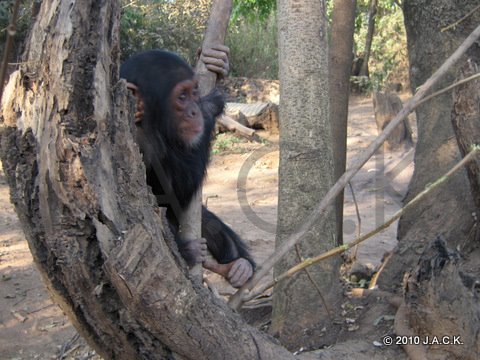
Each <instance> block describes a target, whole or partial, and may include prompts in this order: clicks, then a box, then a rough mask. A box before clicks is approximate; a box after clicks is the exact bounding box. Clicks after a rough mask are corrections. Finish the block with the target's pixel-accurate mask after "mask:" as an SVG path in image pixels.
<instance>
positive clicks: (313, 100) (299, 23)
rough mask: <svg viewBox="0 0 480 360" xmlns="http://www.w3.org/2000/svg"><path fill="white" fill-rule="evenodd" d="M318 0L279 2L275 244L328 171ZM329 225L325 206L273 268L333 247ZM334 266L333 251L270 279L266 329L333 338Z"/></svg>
mask: <svg viewBox="0 0 480 360" xmlns="http://www.w3.org/2000/svg"><path fill="white" fill-rule="evenodd" d="M321 4H322V3H321V2H318V1H313V0H307V1H302V2H294V1H286V0H281V1H279V2H278V29H279V53H280V56H279V64H280V84H281V87H280V168H279V205H278V228H277V240H276V241H277V246H279V245H281V244H282V243H283V241H285V240H286V239H287V237H288V236H289V234H291V233H292V232H293V231H295V229H296V228H297V227H298V226H299V225H300V224H301V223H302V222H303V221H304V220H305V218H306V217H307V215H308V214H309V213H310V212H311V211H312V209H313V208H314V206H315V205H316V204H317V203H318V202H319V201H320V200H321V199H322V198H323V196H324V195H325V193H326V192H327V191H328V189H329V188H330V186H331V185H332V182H333V177H334V174H333V150H332V139H331V129H330V122H329V103H328V100H329V97H328V91H329V85H328V46H327V31H326V16H325V9H324V8H323V6H321ZM306 59H308V61H306ZM332 210H333V209H332ZM335 229H336V228H335V213H334V211H330V213H329V215H328V216H326V218H325V219H323V220H322V221H320V222H319V223H317V224H316V226H314V227H313V228H312V229H311V230H310V233H309V236H308V237H307V239H305V240H304V241H303V242H302V243H301V244H298V245H297V247H296V251H292V252H291V253H289V254H287V255H286V256H285V257H284V259H283V260H282V261H280V262H279V263H278V264H277V266H276V267H275V269H274V274H275V275H278V274H280V273H282V272H283V271H285V270H286V269H288V268H290V267H292V266H293V265H295V264H297V263H298V262H299V261H300V260H301V258H302V257H309V256H313V255H316V254H319V253H321V252H323V251H326V250H328V249H331V248H332V247H334V246H335V244H336V239H335ZM338 270H339V259H338V258H336V259H331V260H330V261H326V262H322V263H320V264H318V265H316V266H313V267H310V268H309V269H308V273H307V272H303V273H301V274H299V275H297V276H295V277H293V278H290V279H288V280H285V281H284V282H281V283H280V284H278V285H276V286H275V288H274V296H273V315H272V326H271V331H272V332H273V333H274V334H275V335H276V336H278V337H279V338H280V340H281V342H282V343H283V344H284V345H286V346H287V347H288V348H290V349H298V348H300V347H301V346H304V347H316V346H321V345H322V344H323V343H333V342H334V340H333V339H334V338H335V335H336V334H335V327H334V325H333V322H332V319H330V318H329V315H328V314H329V313H328V312H327V309H326V308H325V306H324V303H323V302H322V298H324V299H325V301H326V304H327V305H328V308H329V310H330V313H334V312H335V309H336V307H337V303H336V302H337V301H338V299H339V297H340V288H339V286H338V285H339V282H338V274H339V272H338ZM325 329H326V332H325Z"/></svg>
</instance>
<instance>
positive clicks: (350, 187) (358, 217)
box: [348, 181, 362, 259]
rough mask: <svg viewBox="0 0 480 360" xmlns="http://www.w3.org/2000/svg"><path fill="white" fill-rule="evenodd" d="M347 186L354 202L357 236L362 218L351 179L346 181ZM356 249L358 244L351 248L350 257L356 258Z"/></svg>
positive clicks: (360, 228)
mask: <svg viewBox="0 0 480 360" xmlns="http://www.w3.org/2000/svg"><path fill="white" fill-rule="evenodd" d="M348 187H349V189H350V192H351V193H352V198H353V203H354V204H355V213H356V214H357V221H358V227H357V238H358V237H360V234H361V233H362V218H361V216H360V210H359V209H358V202H357V198H356V196H355V191H354V190H353V186H352V182H351V181H349V182H348ZM357 251H358V246H355V249H353V256H352V259H356V258H357Z"/></svg>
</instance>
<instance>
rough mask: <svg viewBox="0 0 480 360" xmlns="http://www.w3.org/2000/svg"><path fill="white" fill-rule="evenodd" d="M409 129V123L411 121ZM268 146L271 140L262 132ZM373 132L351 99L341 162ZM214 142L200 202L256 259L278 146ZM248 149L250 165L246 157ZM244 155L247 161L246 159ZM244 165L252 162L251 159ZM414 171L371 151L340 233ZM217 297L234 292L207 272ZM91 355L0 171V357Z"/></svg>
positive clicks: (263, 240) (385, 209)
mask: <svg viewBox="0 0 480 360" xmlns="http://www.w3.org/2000/svg"><path fill="white" fill-rule="evenodd" d="M412 125H413V128H414V130H415V126H414V125H415V124H412ZM261 135H263V136H265V137H267V138H268V140H269V141H270V142H271V143H272V144H275V143H276V141H278V137H275V136H272V135H268V134H261ZM376 135H377V130H376V125H375V120H374V116H373V108H372V102H371V100H370V99H369V98H364V97H354V98H352V101H351V104H350V119H349V128H348V161H351V160H352V159H353V158H354V157H355V156H356V155H357V154H358V153H359V152H361V151H362V150H363V149H364V148H365V147H366V146H367V145H368V144H369V143H370V142H371V141H372V140H373V139H374V138H375V137H376ZM218 142H222V143H225V144H223V145H222V146H224V147H227V148H228V150H227V151H224V152H223V153H222V154H221V155H215V156H214V157H213V159H212V164H211V166H210V168H209V171H208V174H209V176H208V180H207V183H206V185H205V188H204V193H203V198H204V203H206V204H207V206H208V208H209V209H211V210H212V211H214V212H215V213H217V214H218V215H219V216H221V217H222V218H223V219H224V220H225V221H226V222H227V223H229V224H230V225H231V226H232V227H233V229H235V230H236V231H237V232H238V233H239V234H240V235H241V236H242V237H243V238H244V239H245V240H246V241H247V242H248V244H249V245H250V247H251V249H252V251H253V255H254V257H255V260H256V261H257V263H258V264H261V263H262V262H263V260H264V259H266V258H267V257H268V256H269V255H270V254H271V253H272V252H273V248H274V240H275V234H274V228H275V222H276V203H277V178H278V176H277V169H278V150H277V149H276V148H275V146H273V148H271V149H270V150H268V151H264V149H265V145H262V144H258V143H251V142H246V141H240V142H236V140H231V138H230V137H228V136H226V137H224V138H223V139H222V140H218ZM252 154H254V155H257V154H260V155H261V156H258V160H257V161H255V162H251V161H247V160H249V157H250V156H252ZM250 160H251V158H250ZM250 163H251V164H250ZM412 171H413V151H410V152H405V151H398V152H387V153H380V154H377V155H375V156H374V157H373V158H372V159H371V160H370V161H369V162H368V163H367V164H366V165H365V166H364V167H363V169H362V170H361V171H360V172H359V173H358V174H357V175H356V176H355V178H354V179H353V181H352V187H353V189H354V194H355V197H356V201H357V204H358V207H359V213H360V217H361V226H360V229H359V227H358V226H359V222H358V219H357V214H356V210H355V202H354V201H353V197H352V192H351V190H349V189H347V190H346V192H345V211H344V238H345V241H347V242H348V241H351V240H352V239H353V238H354V237H355V234H356V233H357V231H359V230H360V231H361V233H366V232H368V231H370V230H373V229H374V228H376V227H377V226H378V225H380V224H381V223H383V221H384V220H386V219H388V218H389V217H390V216H391V215H392V214H393V213H394V212H396V211H397V210H398V209H399V208H400V203H401V199H402V198H403V195H404V194H405V191H406V188H407V185H408V181H409V179H410V177H411V174H412ZM395 244H396V224H394V225H392V226H391V227H390V228H389V229H388V230H386V231H384V232H383V233H381V234H378V235H377V236H375V237H374V238H372V239H370V240H368V241H366V242H365V243H363V244H362V245H361V246H360V247H359V249H358V253H357V259H358V261H359V262H360V263H361V264H368V266H370V267H372V268H374V267H376V266H378V265H379V264H380V261H381V259H382V256H383V255H384V254H385V253H386V252H388V251H390V250H391V249H392V248H393V247H394V246H395ZM207 276H208V279H209V280H210V281H211V282H212V283H213V284H214V286H215V287H216V288H217V289H218V290H219V292H220V294H222V295H225V294H230V293H232V292H233V289H232V288H231V287H230V286H229V285H228V284H226V283H225V282H224V281H223V280H222V279H220V278H219V277H217V276H216V275H213V274H208V275H207ZM65 358H68V359H74V358H75V359H98V358H99V357H98V356H97V355H95V353H94V352H93V351H92V350H90V349H89V348H88V347H87V346H86V345H85V344H84V343H83V340H82V339H80V338H79V337H78V335H77V333H76V331H75V329H74V328H73V327H72V325H71V324H70V322H69V321H68V319H67V318H66V317H65V316H64V315H63V313H62V311H61V310H60V308H59V307H58V306H57V305H55V304H53V303H52V301H51V300H50V298H49V295H48V293H47V292H46V290H45V287H44V285H43V283H42V280H41V278H40V275H39V274H38V272H37V270H36V268H35V266H34V264H33V261H32V257H31V254H30V252H29V249H28V245H27V243H26V241H25V239H24V236H23V234H22V231H21V228H20V224H19V222H18V219H17V217H16V215H15V213H14V210H13V207H12V205H11V204H10V200H9V193H8V186H7V184H6V182H5V177H4V174H3V171H0V359H11V360H13V359H65Z"/></svg>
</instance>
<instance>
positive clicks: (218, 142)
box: [212, 133, 246, 155]
mask: <svg viewBox="0 0 480 360" xmlns="http://www.w3.org/2000/svg"><path fill="white" fill-rule="evenodd" d="M244 142H246V140H245V139H242V138H239V137H237V136H235V135H233V134H232V133H221V134H218V135H217V136H216V137H215V142H214V143H213V146H212V154H213V155H218V154H221V153H223V152H229V153H232V152H235V153H238V152H242V149H241V148H240V147H239V146H238V144H240V143H244Z"/></svg>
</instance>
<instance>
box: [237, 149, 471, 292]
mask: <svg viewBox="0 0 480 360" xmlns="http://www.w3.org/2000/svg"><path fill="white" fill-rule="evenodd" d="M479 151H480V146H474V148H473V149H472V150H471V151H470V152H469V153H468V154H467V155H466V156H465V157H464V158H463V159H462V160H461V161H460V162H458V163H457V164H455V166H453V167H452V168H451V169H450V170H449V171H448V172H446V173H445V174H444V175H443V176H441V177H440V178H438V179H437V180H436V181H435V182H433V183H432V184H429V185H427V186H426V187H425V188H424V190H423V191H422V192H420V193H419V194H418V195H417V196H415V197H414V198H413V199H412V200H411V201H409V202H408V203H407V204H406V205H405V206H404V207H403V208H402V209H400V210H398V211H397V212H396V213H395V214H394V215H393V216H392V217H391V218H390V219H388V220H387V221H386V222H384V223H383V224H382V225H380V226H379V227H377V228H376V229H375V230H372V231H370V232H369V233H367V234H365V235H363V236H361V237H359V238H357V239H356V240H354V241H352V242H351V243H348V244H343V245H341V246H337V247H336V248H334V249H331V250H329V251H326V252H324V253H323V254H320V255H318V256H315V257H313V258H308V259H305V260H304V261H303V262H301V263H300V264H297V265H295V266H294V267H292V268H290V269H288V270H287V271H285V272H284V273H283V274H281V275H279V276H277V277H276V278H275V279H273V280H272V281H271V282H269V283H268V284H265V285H264V286H262V287H260V288H258V289H256V290H255V291H252V292H250V293H249V294H248V295H246V296H245V297H244V298H243V299H242V301H248V300H251V299H253V298H255V297H257V296H259V295H260V294H262V293H263V292H264V291H265V290H268V289H270V288H271V287H273V286H274V285H275V284H277V283H278V282H280V281H282V280H284V279H286V278H290V277H292V276H293V275H295V274H296V273H298V272H299V271H301V270H303V269H305V268H307V267H309V266H312V265H314V264H316V263H318V262H320V261H323V260H325V259H328V258H330V257H332V256H335V255H339V254H341V253H343V252H345V251H347V250H349V249H351V248H353V247H355V246H357V245H358V244H360V243H361V242H363V241H365V240H367V239H369V238H371V237H372V236H374V235H376V234H378V233H380V232H382V231H383V230H385V229H386V228H388V227H389V226H390V225H391V224H393V223H394V222H395V221H396V220H398V219H399V218H400V216H402V215H403V214H404V213H405V212H406V211H407V210H409V209H410V208H412V207H413V206H414V205H416V204H417V203H418V202H419V201H420V200H422V199H423V198H424V197H426V196H427V195H428V194H429V193H431V192H432V191H433V190H434V189H436V188H438V187H439V186H440V185H442V184H443V183H445V182H446V181H447V180H448V179H449V178H450V177H451V176H452V175H453V174H454V173H455V172H456V171H458V170H459V169H461V168H462V167H463V165H465V164H466V163H467V162H469V161H470V160H472V159H473V157H474V156H475V155H476V154H477V153H478V152H479Z"/></svg>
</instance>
